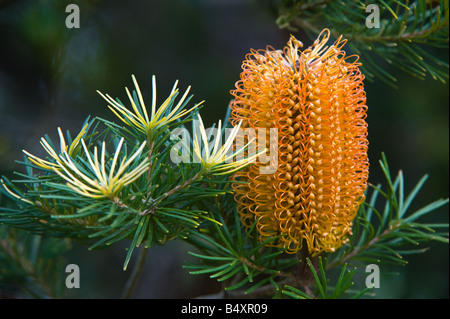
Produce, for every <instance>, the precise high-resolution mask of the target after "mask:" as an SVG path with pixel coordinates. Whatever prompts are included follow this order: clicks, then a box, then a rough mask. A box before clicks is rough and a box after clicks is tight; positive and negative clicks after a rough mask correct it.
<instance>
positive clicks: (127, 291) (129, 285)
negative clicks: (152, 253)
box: [120, 247, 148, 299]
mask: <svg viewBox="0 0 450 319" xmlns="http://www.w3.org/2000/svg"><path fill="white" fill-rule="evenodd" d="M147 253H148V249H147V248H145V247H142V248H141V251H140V252H139V256H138V259H137V260H136V265H135V266H134V268H133V271H132V273H131V275H130V277H129V278H128V280H127V282H126V284H125V287H124V290H123V291H122V295H121V296H120V298H121V299H128V298H131V295H132V294H133V291H134V289H135V288H136V284H137V282H138V280H139V278H140V276H141V274H142V270H143V269H144V265H145V259H146V257H147Z"/></svg>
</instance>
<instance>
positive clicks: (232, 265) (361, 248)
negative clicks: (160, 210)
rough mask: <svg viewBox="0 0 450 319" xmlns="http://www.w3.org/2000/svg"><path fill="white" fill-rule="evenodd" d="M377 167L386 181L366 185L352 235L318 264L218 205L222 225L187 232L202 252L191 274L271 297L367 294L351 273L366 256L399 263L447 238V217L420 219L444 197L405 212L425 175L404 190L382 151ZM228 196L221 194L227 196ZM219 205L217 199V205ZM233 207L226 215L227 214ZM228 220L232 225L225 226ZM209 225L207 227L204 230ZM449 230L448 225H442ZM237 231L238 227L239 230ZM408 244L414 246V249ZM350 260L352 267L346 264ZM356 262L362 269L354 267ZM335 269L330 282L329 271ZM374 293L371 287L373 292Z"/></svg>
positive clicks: (244, 292)
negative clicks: (259, 237) (368, 190)
mask: <svg viewBox="0 0 450 319" xmlns="http://www.w3.org/2000/svg"><path fill="white" fill-rule="evenodd" d="M380 166H381V168H382V170H383V172H384V174H385V178H386V186H385V187H386V188H387V190H382V189H381V186H371V187H372V194H371V196H370V198H369V200H368V201H366V202H365V203H364V204H363V205H361V206H360V209H359V211H358V215H357V217H356V219H355V222H354V226H353V234H352V236H350V238H349V239H350V241H349V243H348V244H346V245H344V246H343V247H341V248H340V249H338V250H337V251H336V252H334V253H330V254H327V255H323V256H319V257H318V258H316V259H318V262H317V266H313V263H312V262H311V260H310V259H309V258H307V259H306V260H301V259H300V260H298V259H297V256H292V255H287V254H285V253H284V252H283V251H282V250H280V249H275V248H269V247H266V246H265V245H266V244H269V243H270V241H272V240H276V238H271V239H268V240H267V241H266V242H264V243H259V242H257V241H256V240H255V239H254V237H255V236H254V235H255V234H253V232H254V228H252V229H250V231H249V232H248V233H245V231H244V230H243V228H242V226H240V224H239V220H238V217H237V212H236V210H235V209H234V213H233V214H232V215H231V216H233V218H234V221H233V220H232V218H231V217H229V221H228V222H227V221H226V220H224V218H223V217H222V215H224V214H223V213H222V214H220V213H219V211H215V212H214V218H215V219H216V220H218V221H220V223H221V225H222V226H220V225H218V224H214V225H210V226H208V224H202V225H201V226H200V228H199V230H200V232H199V233H196V234H193V235H194V236H189V237H188V239H187V241H188V242H190V243H191V244H193V245H194V246H195V247H197V248H199V249H200V250H201V252H202V254H198V253H191V255H193V256H194V257H197V258H198V259H199V261H200V263H197V264H194V263H192V262H191V263H189V264H187V265H186V268H188V269H192V271H191V274H210V277H211V278H215V279H217V280H218V281H220V282H224V289H225V290H227V291H229V290H235V289H240V288H243V290H242V291H239V292H234V296H239V297H244V296H248V295H250V296H252V295H253V296H261V294H263V295H264V296H266V297H267V296H274V297H278V298H288V297H290V298H297V299H298V298H300V299H304V298H306V299H311V298H343V297H346V298H348V297H349V298H359V297H361V296H363V295H366V294H367V292H368V291H369V290H370V289H369V288H367V287H365V286H363V287H359V286H361V285H357V286H358V288H355V282H354V280H355V279H354V276H355V274H356V273H357V272H358V269H359V268H360V267H361V266H362V265H367V264H370V263H375V264H377V265H380V264H394V265H404V264H406V261H405V259H404V257H403V256H406V255H410V254H418V253H424V252H426V251H427V248H425V247H423V246H422V245H423V244H424V243H427V242H430V241H438V242H443V243H448V241H449V239H448V224H445V223H434V224H430V223H424V222H421V221H420V220H419V219H420V218H424V217H425V216H426V215H428V214H430V213H432V212H434V211H435V210H436V209H438V208H439V207H442V206H443V205H446V204H447V203H448V199H439V200H437V201H434V202H432V203H430V204H429V205H426V206H425V207H422V208H420V209H417V210H415V211H413V212H410V207H411V203H412V201H413V200H414V198H415V197H416V196H417V194H418V193H419V191H420V189H421V188H422V186H423V184H424V182H425V179H426V177H424V178H422V179H421V180H420V181H419V182H418V183H417V185H416V186H415V187H414V189H413V190H412V191H411V192H410V193H409V194H408V195H407V196H405V190H404V180H403V174H402V172H401V171H400V172H399V173H398V175H397V178H396V179H395V180H394V181H393V180H392V178H391V175H390V172H389V167H388V163H387V159H386V157H385V156H384V154H383V156H382V160H380ZM379 195H381V196H382V197H383V198H384V201H383V202H382V207H383V208H384V209H383V211H382V212H380V211H379V209H378V208H376V207H377V205H376V204H377V203H376V202H377V198H378V196H379ZM225 202H226V201H225ZM219 207H220V205H219ZM227 215H228V216H230V214H225V216H227ZM230 223H231V226H227V225H229V224H230ZM205 227H206V229H205ZM443 229H447V232H442V230H443ZM239 230H240V231H239ZM411 246H413V248H411ZM302 263H303V264H305V263H306V264H307V267H308V268H309V269H310V272H311V274H312V278H313V281H312V282H311V283H309V284H308V285H299V284H298V283H299V282H300V281H301V278H298V273H297V272H298V268H299V267H301V266H302ZM350 266H352V267H354V268H353V269H352V270H349V267H350ZM358 267H359V268H358ZM335 270H338V271H339V275H338V278H337V279H336V282H335V283H334V284H333V285H330V282H331V279H330V277H329V273H330V272H333V271H335ZM370 294H371V295H374V291H371V292H370Z"/></svg>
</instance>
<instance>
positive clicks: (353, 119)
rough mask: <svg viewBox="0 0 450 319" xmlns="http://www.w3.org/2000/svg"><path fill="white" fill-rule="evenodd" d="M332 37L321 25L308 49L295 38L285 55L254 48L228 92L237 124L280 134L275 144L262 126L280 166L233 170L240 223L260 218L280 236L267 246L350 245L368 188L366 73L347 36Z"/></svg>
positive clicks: (267, 231) (265, 235) (312, 250)
mask: <svg viewBox="0 0 450 319" xmlns="http://www.w3.org/2000/svg"><path fill="white" fill-rule="evenodd" d="M328 39H329V31H328V30H326V29H325V30H324V31H323V32H322V33H321V34H320V35H319V37H318V39H317V40H316V41H315V42H314V44H313V45H312V46H311V47H309V48H307V49H306V50H303V51H301V50H300V48H301V47H302V43H301V42H300V41H298V40H296V39H295V38H294V37H293V36H292V37H291V39H290V40H289V42H288V45H287V46H286V47H285V48H284V49H283V50H282V51H281V50H275V49H273V48H271V47H268V48H267V49H266V50H259V51H254V50H252V51H251V53H249V54H248V55H247V56H246V60H245V61H244V62H243V66H242V68H243V72H242V73H241V80H240V81H238V82H237V83H236V89H235V90H233V91H231V94H232V95H233V96H234V100H233V102H232V103H231V105H230V107H231V109H232V113H231V123H232V124H233V125H236V124H237V123H238V122H240V121H241V120H242V128H249V129H251V128H253V129H255V130H256V129H257V128H266V129H268V128H276V129H277V130H278V138H277V140H276V141H275V143H273V141H272V142H271V140H270V138H269V132H268V130H266V131H267V137H266V141H267V142H266V145H265V146H266V149H267V150H275V151H276V152H272V153H271V154H273V155H272V156H274V157H276V158H273V161H272V162H273V163H276V165H277V166H276V168H275V170H274V171H275V172H274V173H270V174H262V173H261V170H260V168H261V166H262V165H263V164H262V163H261V162H259V161H257V162H256V163H255V164H254V165H251V166H249V167H246V168H245V169H243V170H241V171H239V172H237V173H236V174H235V175H234V179H235V181H236V183H234V184H233V188H234V191H235V198H236V201H237V203H238V210H239V214H240V216H241V220H242V222H243V223H244V224H245V225H246V226H247V227H251V226H252V225H253V223H255V222H256V228H257V230H258V233H259V239H260V240H261V241H264V240H266V239H269V238H273V237H277V236H279V239H277V240H275V241H272V242H270V245H272V246H276V247H281V248H283V249H285V250H286V251H287V252H290V253H295V252H297V251H298V250H299V249H301V248H302V247H304V245H306V247H307V249H308V251H309V254H311V255H316V254H318V253H320V252H333V251H335V250H336V249H337V248H339V247H341V246H342V245H343V244H344V243H346V241H348V235H350V234H351V228H352V222H353V219H354V218H355V216H356V212H357V210H358V207H359V205H360V204H361V203H362V202H363V201H364V191H365V189H366V187H367V179H368V174H369V161H368V157H367V149H368V140H367V123H366V121H365V118H366V111H367V106H366V95H365V91H364V85H363V79H364V76H363V75H362V74H361V72H360V70H359V66H360V64H359V63H358V57H357V56H350V57H346V55H345V51H343V50H342V47H343V46H344V44H345V43H346V40H342V38H339V39H338V40H337V41H336V42H335V43H334V44H333V45H330V46H327V41H328ZM350 60H353V61H350ZM264 165H266V164H264ZM241 182H246V183H241Z"/></svg>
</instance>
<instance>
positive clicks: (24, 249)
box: [0, 226, 71, 298]
mask: <svg viewBox="0 0 450 319" xmlns="http://www.w3.org/2000/svg"><path fill="white" fill-rule="evenodd" d="M70 248H71V244H70V240H68V239H64V240H59V239H55V238H48V237H42V236H39V235H30V234H29V233H27V232H26V231H23V230H18V229H15V228H12V227H5V226H0V291H1V294H0V298H10V297H13V296H14V297H18V296H20V297H21V298H59V297H61V296H62V295H63V287H65V286H64V277H63V274H64V271H63V269H64V266H65V261H64V257H62V254H64V253H65V252H67V251H68V250H69V249H70Z"/></svg>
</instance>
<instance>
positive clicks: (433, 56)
mask: <svg viewBox="0 0 450 319" xmlns="http://www.w3.org/2000/svg"><path fill="white" fill-rule="evenodd" d="M272 4H273V6H274V7H275V8H277V12H278V13H277V14H278V18H277V24H278V26H279V27H281V28H289V29H290V30H292V31H298V29H297V28H301V29H303V30H305V31H306V32H308V33H309V34H311V37H312V38H315V37H316V36H317V34H319V33H320V31H322V29H324V28H329V29H330V31H331V34H332V36H333V37H335V38H338V37H339V36H341V35H342V36H343V37H344V38H345V39H348V40H349V41H348V44H347V45H348V47H349V48H350V50H351V51H352V53H355V54H357V55H359V57H360V60H361V62H362V67H361V70H362V71H363V73H364V74H365V75H366V76H367V77H368V78H369V79H374V78H375V77H376V78H377V79H380V80H382V81H384V82H386V83H388V84H389V85H392V86H395V87H396V86H397V85H396V82H397V80H396V78H395V77H394V76H393V75H392V74H391V73H390V72H389V71H388V70H387V66H386V65H385V64H386V63H387V64H388V65H392V66H394V67H397V68H399V69H401V70H403V71H404V72H407V73H409V74H411V75H412V76H415V77H417V78H420V79H423V78H425V77H426V76H427V74H429V75H430V76H431V77H432V78H433V79H435V80H440V81H442V82H445V81H446V80H448V63H447V62H446V61H445V60H444V59H445V58H444V57H442V58H439V53H438V52H439V51H438V49H442V48H448V30H449V2H448V0H441V1H427V0H417V1H409V0H406V1H397V0H386V1H381V0H380V1H360V0H352V1H329V0H287V1H277V0H275V1H272ZM370 4H375V5H377V6H378V8H379V14H380V25H379V27H378V28H377V27H375V28H369V27H367V26H366V19H367V18H368V16H369V15H370V14H371V13H372V12H373V11H371V10H368V11H367V12H366V9H367V6H368V5H370ZM369 9H370V8H369ZM383 62H384V63H383ZM383 64H384V65H383Z"/></svg>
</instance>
